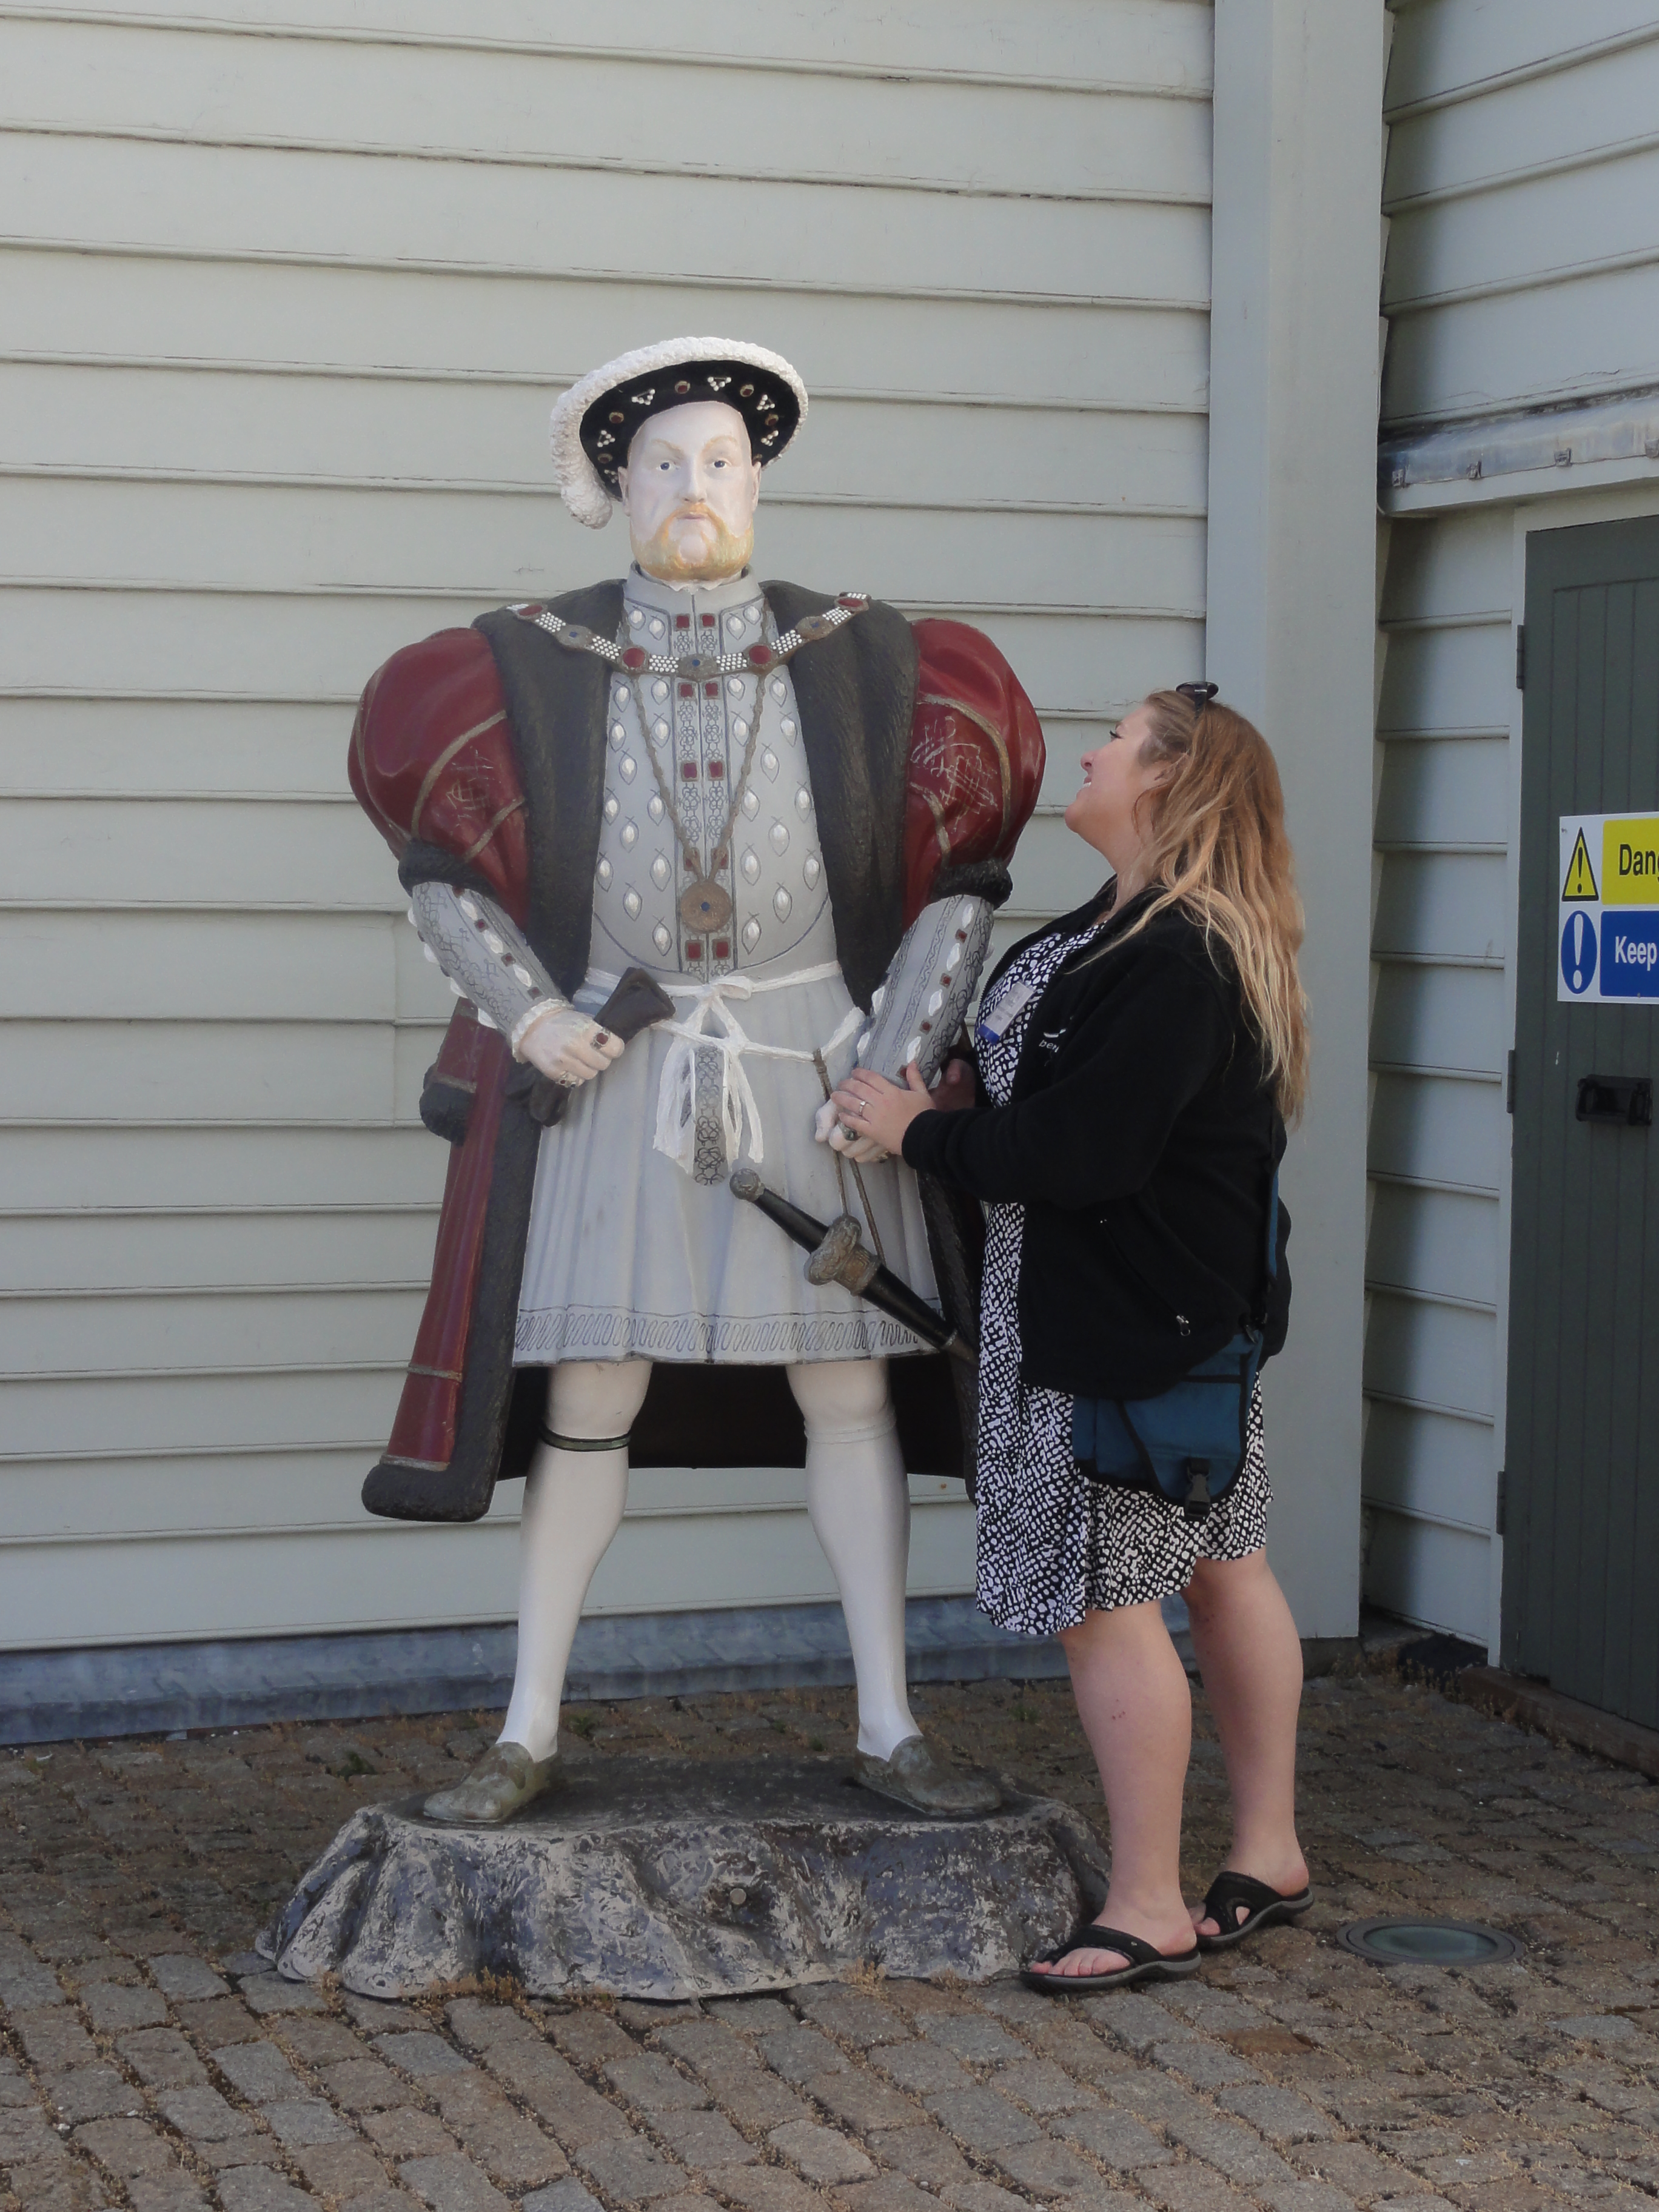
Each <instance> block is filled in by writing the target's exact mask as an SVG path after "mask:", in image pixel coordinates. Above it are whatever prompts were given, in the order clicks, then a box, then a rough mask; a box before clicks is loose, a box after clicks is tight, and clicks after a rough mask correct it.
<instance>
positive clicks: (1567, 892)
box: [1561, 829, 1601, 899]
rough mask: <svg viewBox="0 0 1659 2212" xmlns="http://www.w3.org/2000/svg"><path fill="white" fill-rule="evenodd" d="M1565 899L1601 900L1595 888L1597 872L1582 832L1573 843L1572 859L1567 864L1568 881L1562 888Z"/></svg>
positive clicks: (1581, 831)
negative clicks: (1591, 864) (1591, 862)
mask: <svg viewBox="0 0 1659 2212" xmlns="http://www.w3.org/2000/svg"><path fill="white" fill-rule="evenodd" d="M1561 896H1562V897H1563V898H1564V899H1599V898H1600V897H1601V892H1600V891H1598V890H1596V888H1595V870H1594V869H1593V868H1592V867H1591V866H1590V856H1589V846H1588V845H1587V844H1586V843H1585V842H1584V833H1583V830H1582V829H1581V830H1580V831H1579V832H1578V835H1577V837H1576V838H1575V839H1574V841H1573V848H1572V858H1571V860H1569V861H1568V862H1567V880H1566V881H1565V883H1564V884H1562V886H1561Z"/></svg>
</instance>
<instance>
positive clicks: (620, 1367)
mask: <svg viewBox="0 0 1659 2212" xmlns="http://www.w3.org/2000/svg"><path fill="white" fill-rule="evenodd" d="M650 1382H651V1362H650V1361H649V1360H648V1359H567V1360H565V1361H563V1362H562V1363H561V1364H560V1365H559V1366H557V1367H556V1368H555V1369H554V1370H553V1373H552V1376H551V1378H550V1382H549V1384H548V1391H547V1425H548V1427H549V1428H550V1429H551V1430H552V1431H553V1432H554V1434H555V1435H556V1436H562V1437H581V1438H583V1439H584V1440H587V1439H594V1440H598V1439H601V1438H605V1437H625V1436H626V1435H627V1434H628V1431H629V1429H631V1428H632V1427H633V1425H634V1421H635V1416H636V1415H637V1414H638V1413H639V1410H640V1407H641V1406H642V1405H643V1404H644V1403H645V1394H646V1391H647V1388H648V1387H649V1385H650Z"/></svg>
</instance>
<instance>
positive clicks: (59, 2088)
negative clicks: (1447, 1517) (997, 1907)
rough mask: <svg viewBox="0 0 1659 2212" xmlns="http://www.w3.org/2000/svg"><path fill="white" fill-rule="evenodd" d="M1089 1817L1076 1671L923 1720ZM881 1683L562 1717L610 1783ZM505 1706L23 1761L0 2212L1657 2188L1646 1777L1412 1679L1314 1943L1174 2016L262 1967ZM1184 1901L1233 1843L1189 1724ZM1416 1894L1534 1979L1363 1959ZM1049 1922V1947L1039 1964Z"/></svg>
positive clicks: (1114, 2007) (972, 1697)
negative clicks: (1373, 1928) (321, 1977)
mask: <svg viewBox="0 0 1659 2212" xmlns="http://www.w3.org/2000/svg"><path fill="white" fill-rule="evenodd" d="M918 1702H919V1703H920V1704H921V1705H923V1706H924V1707H925V1708H926V1719H927V1724H928V1725H929V1727H930V1728H931V1729H933V1731H934V1732H935V1733H936V1735H938V1736H939V1737H940V1738H942V1739H944V1740H945V1741H947V1742H950V1743H951V1744H954V1745H955V1746H957V1747H959V1748H962V1749H968V1748H970V1747H971V1750H972V1752H973V1753H974V1755H975V1756H977V1757H979V1758H981V1759H984V1760H986V1761H987V1763H989V1764H991V1765H995V1766H998V1767H1000V1768H1001V1769H1003V1770H1004V1771H1008V1772H1011V1773H1012V1774H1015V1775H1017V1776H1018V1778H1020V1779H1021V1780H1022V1781H1023V1782H1024V1783H1025V1784H1027V1785H1028V1786H1030V1787H1034V1788H1036V1789H1040V1790H1045V1791H1048V1793H1050V1794H1052V1795H1054V1796H1060V1797H1063V1798H1065V1799H1066V1800H1068V1801H1069V1802H1072V1803H1073V1804H1075V1805H1078V1806H1079V1807H1081V1808H1083V1809H1084V1810H1085V1813H1087V1814H1090V1816H1091V1817H1093V1818H1096V1819H1098V1818H1099V1816H1100V1801H1099V1793H1098V1787H1097V1783H1096V1782H1095V1779H1094V1777H1093V1772H1092V1768H1091V1764H1090V1761H1089V1759H1088V1755H1087V1753H1086V1751H1085V1747H1084V1746H1083V1743H1082V1739H1081V1737H1080V1735H1079V1734H1078V1731H1077V1727H1076V1723H1075V1719H1074V1717H1073V1714H1072V1711H1071V1707H1070V1703H1069V1697H1068V1694H1067V1692H1066V1690H1065V1688H1064V1687H1063V1686H1060V1685H1058V1684H1054V1685H1048V1684H1044V1685H1041V1686H1018V1687H1016V1686H1010V1685H997V1684H993V1685H983V1686H974V1687H971V1688H966V1689H962V1690H938V1691H934V1692H929V1693H927V1695H926V1696H924V1698H923V1699H920V1700H919V1701H918ZM850 1717H851V1705H850V1699H849V1698H848V1695H847V1694H845V1693H843V1692H799V1693H796V1694H792V1695H778V1696H773V1697H768V1698H765V1699H752V1698H751V1699H742V1698H722V1699H704V1700H695V1701H687V1702H686V1703H684V1705H682V1704H680V1703H678V1701H653V1702H642V1703H634V1704H628V1705H616V1706H611V1707H594V1708H590V1709H587V1710H586V1711H578V1712H577V1713H576V1714H575V1715H574V1723H575V1726H574V1732H573V1733H572V1734H571V1735H570V1737H569V1741H570V1743H571V1746H572V1748H573V1751H574V1753H576V1754H577V1755H580V1756H581V1757H584V1758H595V1759H603V1758H604V1757H605V1756H606V1754H607V1753H612V1752H615V1751H620V1750H627V1751H629V1752H634V1753H641V1752H649V1751H651V1750H653V1749H659V1750H662V1751H665V1752H667V1751H672V1752H676V1753H684V1752H687V1751H692V1752H695V1753H697V1754H698V1755H702V1756H707V1757H708V1758H710V1759H716V1758H720V1757H731V1756H734V1755H742V1756H744V1757H753V1756H755V1755H756V1754H757V1753H759V1752H764V1751H766V1750H768V1749H774V1750H776V1751H780V1752H781V1751H785V1750H787V1751H789V1752H792V1753H799V1752H800V1751H802V1750H804V1749H808V1748H811V1749H826V1748H827V1749H829V1750H832V1751H834V1750H837V1749H839V1748H842V1747H845V1746H847V1745H848V1744H849V1742H850V1730H849V1723H850ZM492 1734H493V1726H492V1724H491V1723H490V1722H489V1720H488V1719H487V1718H483V1717H473V1718H470V1719H468V1720H466V1721H465V1723H458V1721H457V1719H456V1718H455V1717H449V1718H447V1719H437V1720H429V1721H428V1720H422V1721H404V1722H388V1723H355V1724H352V1725H350V1726H333V1727H312V1728H307V1727H293V1728H268V1729H245V1730H243V1731H241V1732H240V1733H239V1734H228V1733H222V1734H218V1735H202V1736H196V1737H192V1738H190V1739H188V1740H185V1739H183V1738H179V1739H168V1740H167V1741H158V1740H156V1739H154V1738H149V1739H143V1740H125V1741H115V1742H111V1743H102V1744H86V1745H60V1746H57V1747H52V1749H51V1750H50V1751H47V1750H44V1749H43V1750H41V1751H40V1752H36V1753H19V1754H12V1755H7V1754H3V1753H0V2175H3V2176H4V2179H5V2184H6V2185H8V2186H9V2191H10V2192H11V2193H10V2195H9V2196H7V2195H5V2193H4V2189H3V2188H0V2203H4V2204H5V2206H6V2207H7V2208H8V2212H9V2208H10V2207H11V2206H13V2205H14V2204H21V2205H22V2206H26V2207H27V2208H28V2212H94V2208H96V2207H100V2206H110V2207H114V2206H118V2205H125V2206H130V2207H131V2212H198V2208H201V2212H206V2208H208V2207H210V2205H213V2204H215V2203H216V2204H217V2205H218V2206H219V2207H221V2208H222V2212H307V2207H308V2206H311V2205H313V2204H317V2203H320V2204H322V2205H324V2206H327V2207H330V2208H332V2207H335V2206H340V2205H349V2206H350V2207H351V2212H422V2207H425V2208H429V2212H507V2208H508V2207H509V2206H510V2205H513V2204H522V2206H523V2207H524V2208H525V2209H526V2212H597V2208H598V2207H599V2206H601V2205H603V2206H607V2207H611V2208H616V2212H632V2208H635V2207H641V2208H645V2207H649V2208H651V2212H712V2208H713V2206H714V2204H715V2203H720V2204H723V2205H725V2206H727V2207H730V2208H734V2212H937V2208H939V2207H940V2206H945V2207H949V2208H951V2212H1016V2208H1017V2207H1019V2206H1022V2205H1036V2206H1056V2207H1059V2208H1060V2212H1129V2208H1130V2207H1132V2206H1145V2205H1149V2204H1150V2205H1155V2206H1158V2207H1161V2208H1164V2212H1245V2208H1247V2207H1249V2206H1252V2205H1254V2206H1265V2207H1271V2208H1273V2212H1348V2208H1350V2207H1356V2206H1364V2207H1380V2206H1385V2205H1397V2206H1400V2207H1401V2208H1403V2209H1404V2212H1437V2208H1440V2207H1443V2206H1445V2205H1447V2204H1455V2205H1459V2206H1465V2207H1469V2208H1492V2212H1525V2208H1529V2207H1533V2206H1542V2205H1547V2204H1557V2203H1578V2202H1583V2201H1594V2202H1595V2203H1601V2202H1604V2201H1608V2200H1614V2201H1620V2202H1631V2203H1634V2202H1636V2201H1638V2200H1645V2199H1650V2198H1651V2197H1655V2196H1659V1956H1656V1951H1655V1948H1654V1944H1653V1941H1652V1936H1653V1917H1652V1916H1653V1909H1654V1896H1653V1884H1652V1875H1651V1869H1652V1866H1653V1861H1654V1855H1655V1852H1656V1850H1659V1820H1656V1818H1655V1807H1656V1803H1659V1800H1656V1796H1655V1793H1654V1791H1653V1789H1652V1787H1651V1785H1650V1784H1647V1783H1645V1782H1644V1781H1643V1780H1642V1778H1640V1777H1638V1776H1636V1775H1632V1774H1630V1773H1628V1772H1626V1771H1622V1770H1620V1769H1617V1768H1613V1767H1609V1766H1606V1765H1600V1764H1598V1763H1597V1762H1596V1761H1595V1760H1594V1759H1589V1758H1586V1757H1583V1756H1582V1755H1580V1754H1578V1753H1574V1752H1571V1751H1567V1750H1562V1749H1558V1748H1555V1747H1552V1746H1551V1745H1549V1744H1547V1742H1545V1741H1543V1740H1542V1739H1541V1738H1539V1737H1535V1736H1529V1735H1524V1734H1523V1733H1522V1731H1520V1730H1519V1729H1514V1728H1511V1727H1507V1726H1505V1725H1504V1724H1502V1723H1498V1722H1494V1721H1492V1720H1489V1719H1486V1718H1485V1717H1482V1716H1480V1715H1478V1714H1476V1713H1474V1712H1473V1711H1468V1710H1467V1709H1466V1708H1463V1707H1462V1706H1459V1705H1454V1704H1451V1703H1449V1702H1448V1701H1447V1700H1445V1699H1442V1698H1440V1697H1438V1696H1436V1695H1435V1694H1433V1693H1432V1692H1428V1691H1425V1690H1423V1689H1419V1688H1413V1687H1411V1686H1407V1685H1405V1684H1402V1683H1401V1682H1400V1681H1399V1680H1397V1679H1395V1678H1394V1677H1391V1676H1390V1677H1379V1676H1374V1675H1351V1676H1343V1677H1335V1678H1332V1679H1329V1680H1324V1681H1322V1682H1317V1683H1315V1684H1312V1685H1310V1688H1309V1691H1308V1697H1307V1704H1306V1711H1305V1721H1304V1838H1305V1841H1306V1844H1307V1846H1308V1850H1309V1856H1310V1860H1311V1862H1312V1864H1313V1868H1314V1878H1315V1881H1316V1883H1317V1884H1318V1887H1319V1902H1318V1905H1317V1906H1316V1911H1315V1913H1314V1914H1313V1916H1312V1918H1311V1923H1304V1925H1303V1926H1302V1927H1299V1928H1297V1929H1279V1930H1274V1931H1272V1932H1270V1933H1269V1934H1267V1936H1264V1937H1262V1938H1261V1940H1259V1941H1257V1942H1253V1943H1251V1944H1249V1945H1248V1946H1246V1947H1244V1948H1243V1949H1242V1950H1240V1951H1237V1952H1231V1953H1226V1954H1221V1955H1220V1956H1219V1957H1218V1958H1215V1959H1213V1960H1211V1961H1209V1962H1208V1963H1207V1964H1206V1967H1205V1970H1204V1972H1203V1974H1202V1975H1201V1977H1199V1978H1194V1980H1191V1981H1187V1982H1182V1983H1177V1984H1170V1985H1168V1986H1166V1987H1164V1988H1162V1989H1159V1990H1153V1991H1152V1992H1149V1993H1144V1994H1137V1993H1133V1992H1126V1993H1124V1994H1122V1995H1121V1996H1099V1997H1093V1998H1081V1999H1070V2000H1066V2002H1054V2001H1052V2000H1048V1999H1045V1998H1042V1997H1040V1996H1035V1995H1031V1994H1029V1993H1027V1992H1026V1991H1024V1990H1022V1989H1021V1988H1020V1987H1019V1986H1018V1984H1016V1983H1014V1982H1012V1981H1008V1982H1001V1983H996V1984H990V1985H988V1986H985V1987H981V1988H969V1987H968V1986H967V1985H965V1984H956V1983H951V1984H919V1983H914V1982H894V1981H884V1980H881V1979H879V1978H877V1977H876V1976H875V1975H873V1974H872V1975H871V1976H869V1977H868V1978H866V1979H862V1980H860V1981H858V1982H856V1983H851V1984H831V1985H827V1986H822V1987H816V1988H808V1989H801V1990H795V1991H793V1993H791V1994H790V1995H789V1996H787V1998H778V1997H767V1998H750V1999H745V2000H739V2001H733V2002H723V2003H711V2004H708V2005H707V2006H704V2007H702V2008H698V2007H696V2006H645V2005H635V2004H612V2003H611V2002H606V2001H590V2002H584V2003H577V2004H563V2003H538V2002H529V2001H527V2000H526V1999H525V1998H524V1997H523V1996H521V1995H520V1994H519V1993H517V1992H515V1991H514V1990H511V1989H507V1988H495V1989H490V1990H471V1991H458V1992H451V1993H448V1994H447V1995H446V1996H442V1997H435V1998H433V1999H432V2000H430V2001H428V2002H421V2003H414V2004H405V2005H397V2004H383V2003H374V2002H369V2001H368V2000H365V1999H362V1998H357V1997H354V1996H348V1995H345V1994H343V1992H341V1991H339V1990H335V1989H322V1990H312V1989H309V1988H304V1987H300V1986H296V1985H295V1984H288V1983H284V1982H283V1981H281V1980H279V1979H278V1978H276V1976H274V1975H272V1974H270V1972H264V1971H261V1970H260V1969H259V1966H258V1961H257V1960H255V1959H254V1958H253V1957H252V1955H251V1946H252V1940H253V1937H254V1936H255V1934H256V1933H257V1931H258V1929H259V1928H260V1927H261V1926H262V1924H263V1923H264V1920H265V1919H266V1917H267V1916H268V1914H269V1911H270V1907H271V1905H273V1904H274V1903H275V1902H276V1900H277V1899H280V1898H282V1897H284V1896H285V1895H286V1894H287V1893H288V1891H289V1888H290V1887H291V1885H292V1884H293V1882H294V1881H295V1877H296V1876H297V1875H299V1874H300V1873H301V1871H302V1870H303V1869H304V1868H305V1867H306V1866H307V1863H309V1862H310V1861H311V1859H312V1858H313V1857H314V1855H315V1854H316V1853H317V1852H318V1851H319V1850H320V1848H321V1847H322V1845H323V1844H325V1842H326V1841H327V1839H328V1838H329V1837H330V1836H331V1834H332V1832H333V1831H334V1830H335V1828H336V1827H337V1826H338V1824H339V1823H340V1821H341V1820H343V1819H344V1817H345V1816H346V1815H347V1814H348V1813H349V1812H350V1811H351V1809H352V1808H354V1807H356V1806H357V1805H359V1804H361V1803H362V1802H366V1801H369V1800H373V1799H376V1798H380V1797H383V1796H397V1795H399V1794H401V1793H402V1792H404V1791H406V1790H411V1789H414V1788H416V1787H417V1786H434V1785H435V1784H437V1783H439V1782H440V1781H441V1780H443V1779H445V1778H448V1777H451V1776H453V1774H454V1773H456V1772H457V1771H459V1765H458V1763H459V1762H460V1761H464V1760H466V1759H470V1758H471V1757H472V1756H473V1755H474V1754H475V1753H476V1752H477V1749H478V1748H479V1747H481V1746H482V1745H483V1743H485V1742H487V1741H489V1738H490V1736H491V1735H492ZM1199 1736H1200V1741H1198V1743H1197V1746H1196V1752H1195V1757H1194V1766H1193V1774H1192V1781H1191V1786H1190V1790H1189V1798H1188V1802H1189V1839H1190V1844H1191V1851H1192V1859H1191V1864H1190V1867H1189V1869H1188V1877H1189V1879H1188V1887H1189V1890H1190V1891H1191V1893H1194V1894H1197V1893H1200V1892H1201V1891H1202V1889H1203V1887H1204V1886H1205V1883H1206V1879H1207V1877H1208V1875H1209V1873H1210V1872H1211V1871H1212V1869H1213V1866H1214V1864H1215V1863H1216V1862H1217V1859H1218V1854H1219V1852H1220V1850H1221V1848H1222V1844H1223V1834H1224V1812H1223V1806H1224V1785H1223V1780H1222V1775H1221V1769H1220V1761H1219V1754H1218V1750H1217V1747H1216V1745H1215V1743H1214V1741H1213V1739H1212V1734H1211V1731H1210V1730H1209V1729H1208V1726H1207V1723H1206V1718H1205V1716H1204V1711H1203V1707H1202V1701H1201V1699H1200V1701H1199ZM1385 1911H1431V1912H1436V1913H1441V1914H1446V1915H1449V1916H1453V1917H1461V1918H1471V1919H1482V1920H1486V1921H1490V1922H1492V1923H1497V1924H1498V1925H1501V1926H1503V1927H1505V1928H1507V1929H1510V1930H1511V1931H1512V1932H1513V1933H1514V1934H1515V1935H1516V1936H1519V1937H1520V1938H1521V1939H1522V1942H1523V1943H1524V1944H1525V1946H1526V1949H1525V1952H1524V1954H1523V1956H1522V1960H1519V1961H1518V1962H1516V1963H1513V1964H1508V1965H1498V1966H1486V1967H1482V1968H1478V1969H1474V1970H1471V1971H1466V1972H1444V1971H1435V1970H1430V1969H1424V1968H1413V1967H1408V1966H1399V1967H1394V1968H1388V1969H1383V1968H1379V1967H1376V1966H1371V1965H1370V1964H1367V1963H1366V1962H1364V1961H1363V1960H1358V1959H1355V1958H1353V1957H1352V1956H1351V1955H1349V1954H1347V1953H1346V1952H1344V1951H1342V1950H1340V1949H1339V1948H1337V1946H1336V1944H1335V1942H1334V1931H1335V1930H1336V1929H1338V1928H1339V1927H1340V1925H1341V1924H1342V1923H1344V1922H1345V1921H1346V1920H1349V1919H1352V1918H1357V1917H1363V1916H1364V1915H1367V1914H1370V1913H1372V1912H1385ZM1052 1932H1058V1931H1050V1930H1048V1929H1034V1930H1033V1931H1032V1935H1033V1940H1034V1942H1035V1941H1036V1939H1038V1938H1039V1937H1042V1936H1048V1934H1050V1933H1052Z"/></svg>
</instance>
